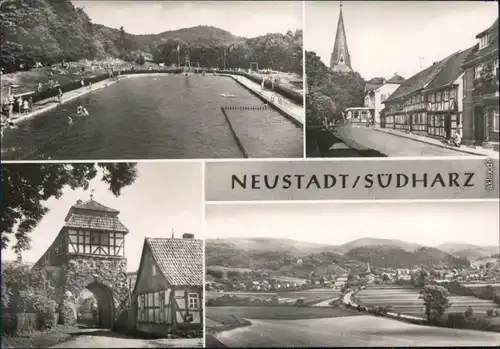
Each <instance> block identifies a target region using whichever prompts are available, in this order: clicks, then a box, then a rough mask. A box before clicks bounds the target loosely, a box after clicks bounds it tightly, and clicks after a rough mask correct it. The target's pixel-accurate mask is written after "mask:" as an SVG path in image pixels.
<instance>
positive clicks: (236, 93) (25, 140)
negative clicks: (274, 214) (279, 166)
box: [2, 75, 302, 160]
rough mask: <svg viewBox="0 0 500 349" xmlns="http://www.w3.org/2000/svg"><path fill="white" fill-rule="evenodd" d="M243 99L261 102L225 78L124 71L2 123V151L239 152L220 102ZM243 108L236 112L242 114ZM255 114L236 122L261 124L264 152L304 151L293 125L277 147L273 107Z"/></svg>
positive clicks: (65, 156) (56, 156) (156, 155)
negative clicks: (14, 124) (6, 125)
mask: <svg viewBox="0 0 500 349" xmlns="http://www.w3.org/2000/svg"><path fill="white" fill-rule="evenodd" d="M223 94H225V95H231V97H224V96H222V95H223ZM79 104H82V105H83V106H84V107H85V108H87V110H88V111H89V113H90V115H89V116H85V117H76V116H75V114H76V108H77V106H78V105H79ZM247 105H251V106H263V105H264V104H263V102H262V101H261V100H260V99H259V98H257V97H256V96H254V95H253V94H251V93H250V92H249V91H247V90H246V89H244V88H243V87H241V86H240V85H238V83H237V82H235V81H234V80H233V79H231V78H229V77H222V76H201V75H192V76H189V77H186V76H183V75H162V76H141V77H130V78H127V79H124V80H122V81H120V82H118V83H116V84H113V85H110V86H109V87H107V88H104V89H101V90H98V91H94V92H92V93H90V94H88V95H85V96H82V97H81V98H79V99H76V100H74V101H72V102H69V103H67V104H63V105H61V106H59V107H58V108H56V109H54V110H51V111H49V112H47V113H45V114H43V115H40V116H38V117H35V118H33V119H31V120H29V121H26V122H24V123H21V124H19V127H18V129H13V130H6V131H5V132H4V135H3V139H2V143H3V144H2V157H3V158H4V159H19V160H22V159H34V158H39V159H47V158H50V159H53V160H70V159H79V160H90V159H110V160H111V159H187V158H194V159H196V158H241V157H243V154H242V152H241V150H240V149H239V148H238V146H237V144H236V141H235V138H234V136H233V134H232V133H231V131H230V128H229V125H228V122H227V120H226V119H225V117H224V115H223V113H222V111H221V107H222V106H247ZM247 113H248V112H247V111H245V112H244V113H243V112H242V115H241V116H244V115H245V114H247ZM269 113H271V114H269ZM233 114H234V113H233ZM68 116H72V118H73V124H72V125H69V124H68ZM259 116H262V117H264V118H269V121H268V122H267V121H266V120H263V122H261V123H258V124H256V123H255V122H248V124H247V125H245V123H244V119H241V120H240V123H239V126H240V128H243V129H245V131H246V133H248V134H250V135H252V134H254V135H255V136H256V137H257V136H258V135H261V134H262V133H263V131H265V133H266V137H268V138H269V139H268V140H267V141H266V142H265V143H263V142H260V144H264V145H263V146H265V147H267V148H268V150H267V151H266V154H269V157H302V153H300V154H297V150H296V148H297V147H295V148H294V147H290V145H289V143H290V142H293V139H292V141H290V137H292V138H293V137H296V142H297V144H300V148H301V147H302V130H301V129H300V128H296V130H294V132H295V133H294V134H293V135H289V134H288V135H287V141H286V145H285V146H283V145H281V144H282V142H283V139H282V135H283V133H284V132H285V133H288V131H289V130H290V122H289V121H288V120H287V119H286V118H285V117H283V116H282V115H281V114H279V113H278V112H277V111H274V110H272V109H270V110H269V111H268V112H267V113H259ZM276 120H282V122H276ZM247 138H248V137H247ZM249 139H251V137H250V138H249ZM250 146H252V145H250ZM255 146H260V145H255Z"/></svg>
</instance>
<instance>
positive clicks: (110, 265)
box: [59, 257, 129, 324]
mask: <svg viewBox="0 0 500 349" xmlns="http://www.w3.org/2000/svg"><path fill="white" fill-rule="evenodd" d="M126 272H127V261H126V259H124V258H121V259H116V258H95V257H91V258H85V257H78V258H75V259H70V260H69V261H68V263H67V264H66V265H64V266H63V275H64V277H63V284H62V288H61V289H60V298H59V304H60V309H59V311H60V313H61V322H62V323H63V324H72V323H75V322H76V304H77V300H78V297H79V295H80V293H81V292H82V290H83V289H85V288H87V287H88V286H89V285H94V286H95V287H98V288H100V289H102V292H98V293H99V294H96V297H97V298H100V299H98V301H99V302H102V303H103V304H109V303H108V302H110V301H111V300H110V299H109V298H110V297H108V296H106V295H107V294H108V293H109V294H112V298H113V299H112V302H113V304H114V314H113V317H114V319H116V318H117V317H118V316H119V315H120V313H121V312H123V311H124V310H125V308H126V303H127V300H128V297H129V288H128V282H127V274H126ZM96 293H97V292H96Z"/></svg>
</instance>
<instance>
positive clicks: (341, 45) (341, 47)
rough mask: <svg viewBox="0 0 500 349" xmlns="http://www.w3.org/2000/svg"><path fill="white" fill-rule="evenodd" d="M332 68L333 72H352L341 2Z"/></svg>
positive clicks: (331, 62)
mask: <svg viewBox="0 0 500 349" xmlns="http://www.w3.org/2000/svg"><path fill="white" fill-rule="evenodd" d="M330 68H331V69H332V70H333V71H337V72H342V73H348V72H352V67H351V55H350V54H349V49H348V48H347V37H346V33H345V27H344V17H343V16H342V1H341V2H340V13H339V21H338V24H337V34H336V36H335V44H334V45H333V52H332V56H331V58H330Z"/></svg>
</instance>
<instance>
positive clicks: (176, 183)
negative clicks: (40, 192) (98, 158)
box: [2, 162, 203, 271]
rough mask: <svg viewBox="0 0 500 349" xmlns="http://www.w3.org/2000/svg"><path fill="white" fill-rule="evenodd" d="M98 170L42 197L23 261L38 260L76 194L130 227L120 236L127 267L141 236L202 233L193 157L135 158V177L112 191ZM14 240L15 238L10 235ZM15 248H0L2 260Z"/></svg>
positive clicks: (133, 262)
mask: <svg viewBox="0 0 500 349" xmlns="http://www.w3.org/2000/svg"><path fill="white" fill-rule="evenodd" d="M100 178H101V176H100V175H98V176H97V177H96V178H95V179H94V180H93V181H92V182H91V185H90V188H89V189H88V190H87V191H84V190H83V189H77V190H74V191H73V190H71V189H70V188H65V189H64V190H63V195H62V196H61V197H60V198H59V199H55V198H51V199H49V200H48V201H47V202H46V207H48V208H49V209H50V211H49V213H47V214H46V215H45V217H44V218H43V219H42V221H41V222H40V224H39V225H38V226H37V227H36V228H35V229H34V230H33V232H32V233H31V234H30V236H31V239H32V242H31V245H32V249H31V250H29V251H26V252H23V254H22V257H23V261H24V262H37V261H38V259H39V258H40V257H41V256H42V255H43V253H45V251H46V250H47V248H49V247H50V245H51V244H52V242H53V241H54V239H55V238H56V236H57V234H58V233H59V230H60V229H61V228H62V227H63V226H64V218H65V216H66V214H67V213H68V210H69V209H70V207H71V206H72V205H74V204H76V201H77V200H79V199H80V200H82V201H87V200H89V199H90V191H91V190H92V189H93V190H94V200H95V201H97V202H99V203H101V204H103V205H104V206H108V207H111V208H114V209H117V210H119V211H120V214H119V215H118V217H119V219H120V221H121V222H122V223H123V224H124V225H125V226H126V227H127V228H128V229H129V233H128V234H127V235H126V237H125V257H127V267H128V271H136V270H137V269H138V267H139V262H140V259H141V253H142V247H143V244H144V238H145V237H171V236H172V229H174V234H175V237H182V234H183V233H186V232H189V233H194V234H195V237H196V238H201V232H202V227H203V218H202V174H201V164H200V163H195V162H168V163H139V164H138V177H137V179H136V181H135V182H134V183H133V184H132V185H130V186H128V187H125V188H124V189H123V190H122V194H121V195H120V196H119V197H115V196H114V195H113V194H112V193H111V192H110V191H109V189H108V186H107V185H106V184H105V183H104V182H102V181H100ZM13 240H14V242H15V239H13ZM16 258H17V256H16V255H15V253H14V251H12V250H11V249H7V250H4V251H2V260H16Z"/></svg>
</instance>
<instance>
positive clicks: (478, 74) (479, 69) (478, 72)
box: [474, 64, 483, 79]
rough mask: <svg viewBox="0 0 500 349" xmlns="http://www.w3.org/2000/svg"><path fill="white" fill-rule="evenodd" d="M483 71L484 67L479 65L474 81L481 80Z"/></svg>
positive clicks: (475, 71) (475, 70)
mask: <svg viewBox="0 0 500 349" xmlns="http://www.w3.org/2000/svg"><path fill="white" fill-rule="evenodd" d="M482 71H483V66H482V65H481V64H478V65H476V66H475V67H474V79H479V78H480V77H481V72H482Z"/></svg>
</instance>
